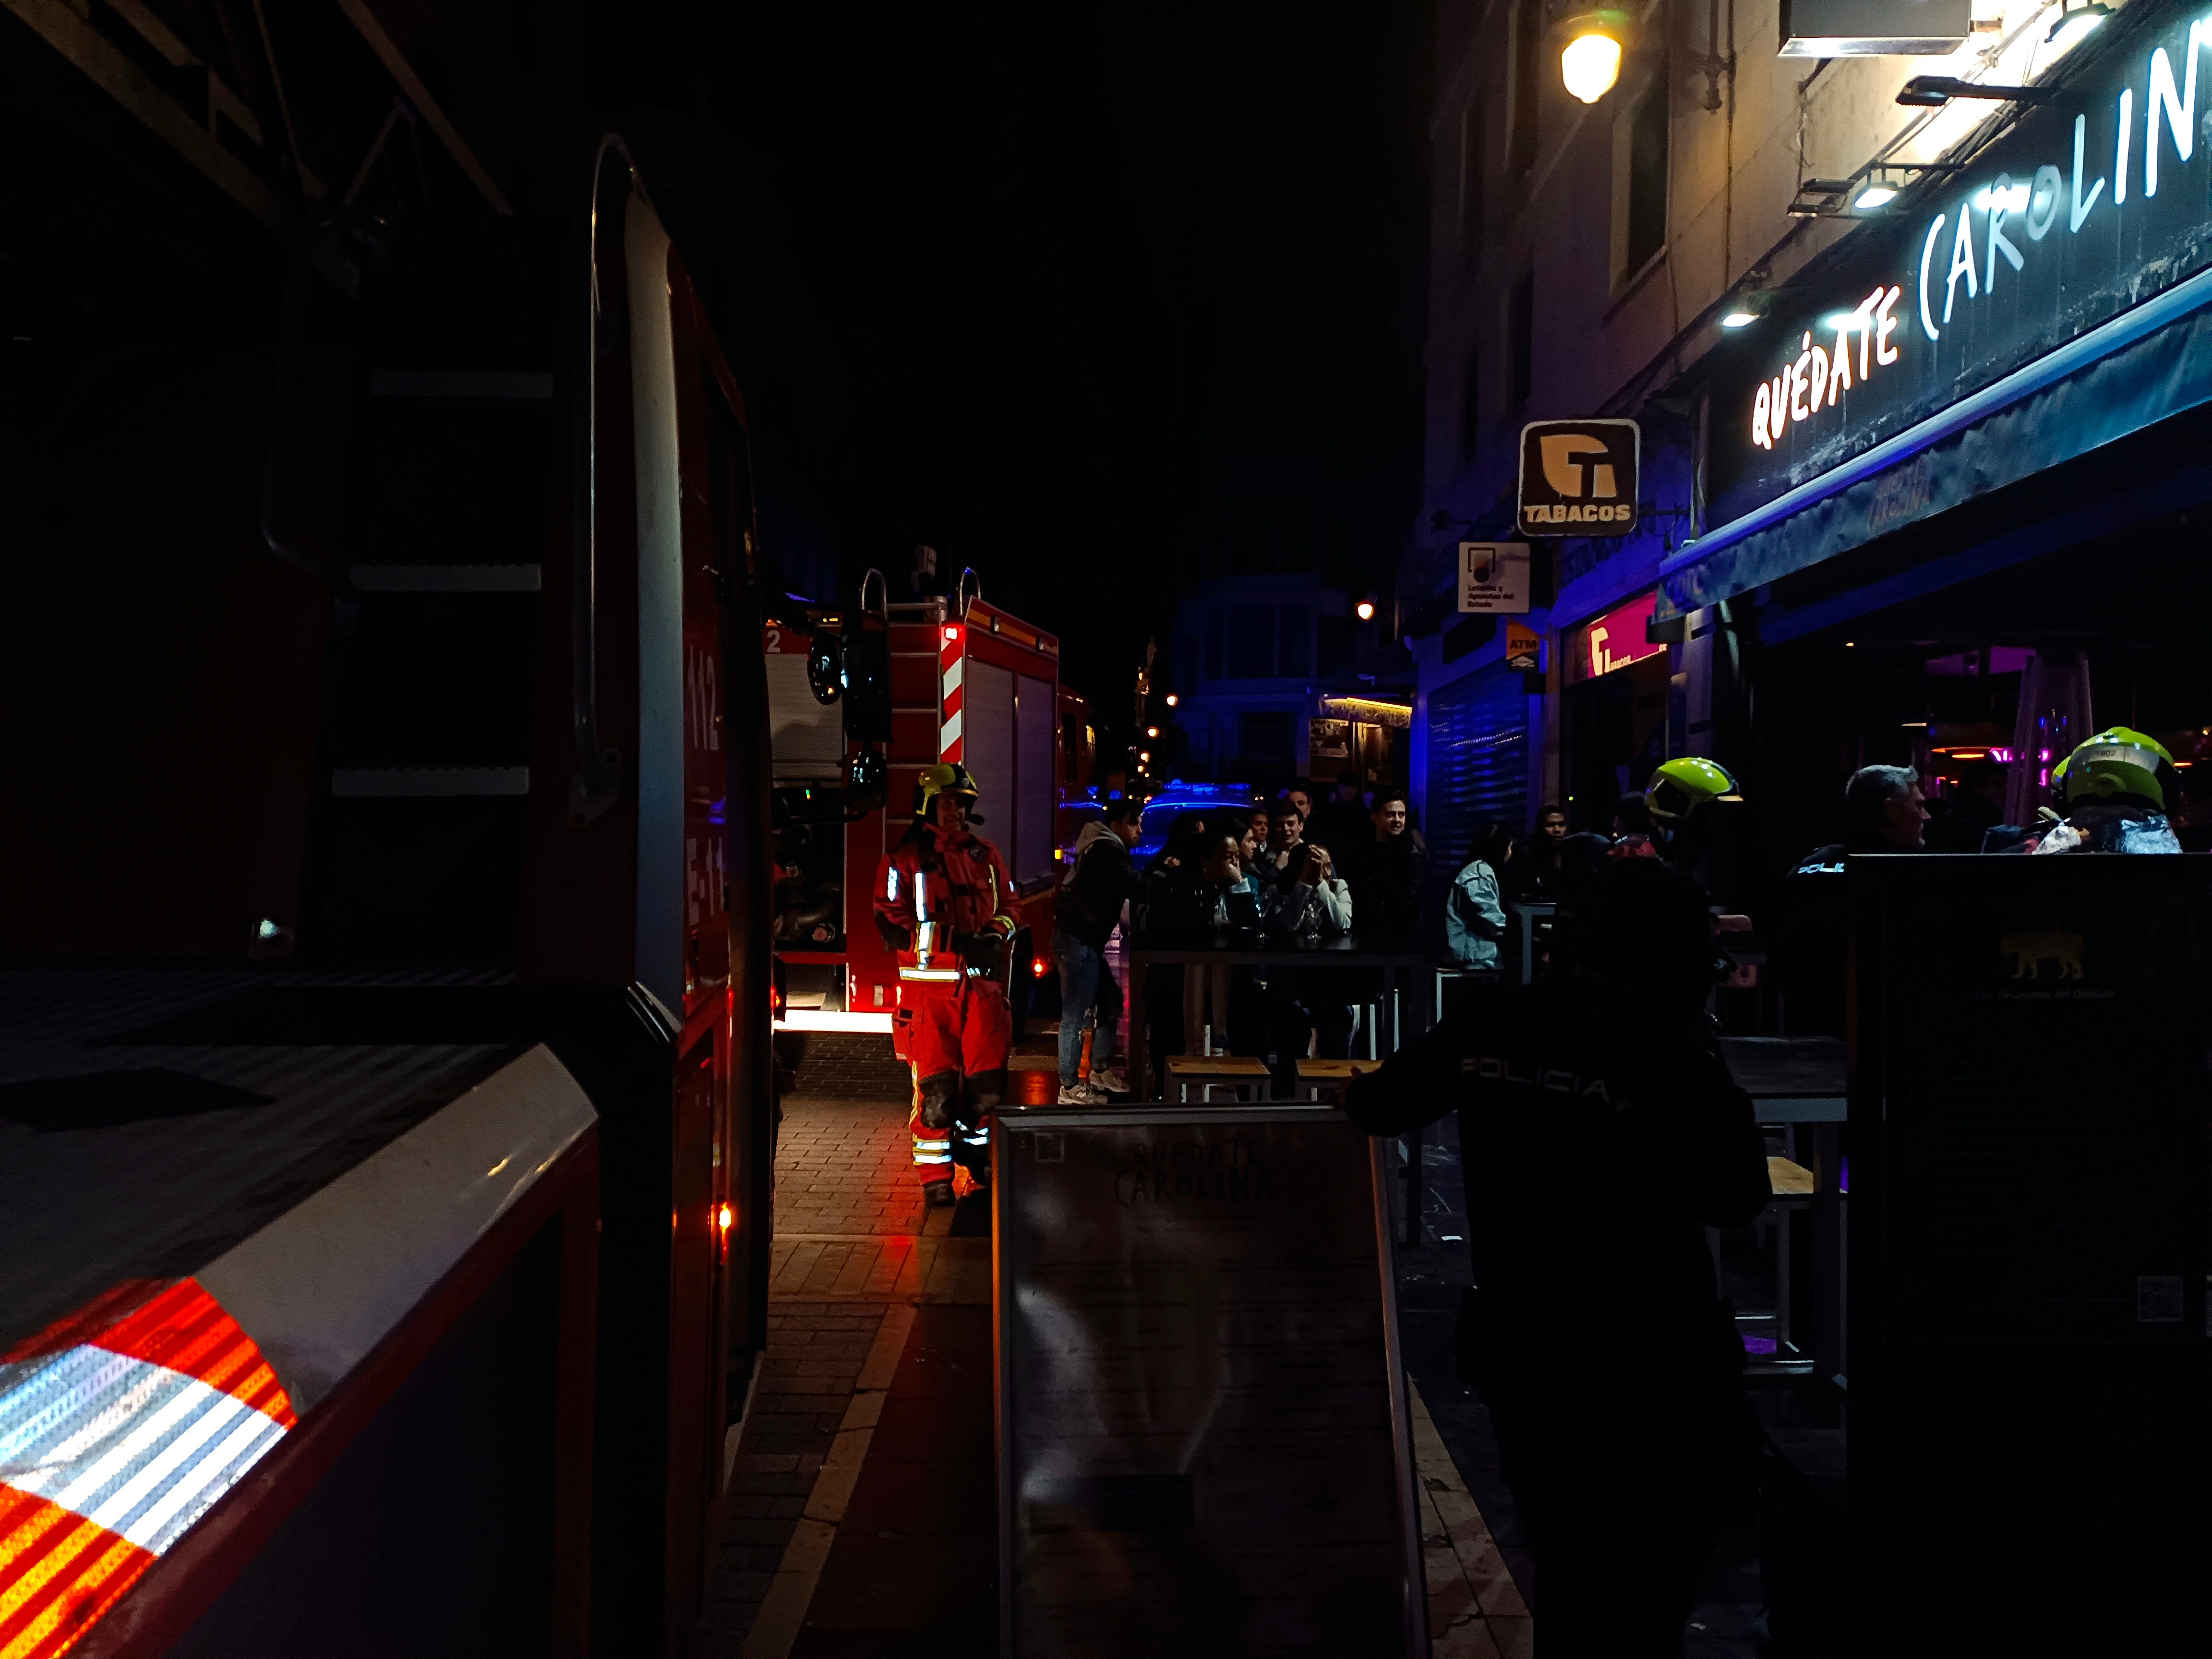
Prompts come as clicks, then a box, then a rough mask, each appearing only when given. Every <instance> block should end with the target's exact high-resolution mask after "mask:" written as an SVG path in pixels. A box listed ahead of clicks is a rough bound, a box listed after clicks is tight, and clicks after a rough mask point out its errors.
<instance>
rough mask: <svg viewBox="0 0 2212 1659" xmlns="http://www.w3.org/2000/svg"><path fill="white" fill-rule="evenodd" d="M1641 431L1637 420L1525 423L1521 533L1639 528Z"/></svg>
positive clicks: (1607, 532)
mask: <svg viewBox="0 0 2212 1659" xmlns="http://www.w3.org/2000/svg"><path fill="white" fill-rule="evenodd" d="M1642 459H1643V435H1642V432H1641V429H1640V428H1638V426H1637V424H1636V422H1633V421H1534V422H1530V423H1529V424H1528V425H1527V426H1524V427H1522V428H1521V507H1520V524H1521V533H1522V535H1524V536H1626V534H1628V532H1630V531H1632V530H1633V529H1635V528H1636V491H1637V486H1638V483H1639V482H1640V480H1639V478H1638V467H1639V465H1640V463H1641V461H1642Z"/></svg>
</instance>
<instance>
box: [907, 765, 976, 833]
mask: <svg viewBox="0 0 2212 1659" xmlns="http://www.w3.org/2000/svg"><path fill="white" fill-rule="evenodd" d="M981 793H982V791H981V790H980V789H978V788H977V787H975V778H974V776H973V775H971V774H970V773H969V770H968V769H967V768H966V767H964V766H963V765H962V764H961V763H959V762H958V761H939V762H938V763H937V764H936V765H934V766H925V767H923V768H922V769H921V775H920V776H918V777H917V778H915V781H914V815H915V817H918V818H926V817H928V816H929V804H930V802H932V801H933V800H935V799H937V798H938V797H939V795H959V796H961V797H963V799H966V800H967V801H968V803H969V806H970V808H971V809H972V808H973V806H974V804H975V798H976V797H977V796H978V795H980V794H981ZM968 816H969V819H970V821H971V822H974V823H981V822H982V821H983V820H982V816H981V814H980V813H978V812H975V811H973V810H971V811H969V814H968Z"/></svg>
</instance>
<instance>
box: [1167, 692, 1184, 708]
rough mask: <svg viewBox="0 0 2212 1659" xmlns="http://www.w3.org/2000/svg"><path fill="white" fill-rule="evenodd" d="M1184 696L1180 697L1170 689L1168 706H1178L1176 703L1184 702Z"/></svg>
mask: <svg viewBox="0 0 2212 1659" xmlns="http://www.w3.org/2000/svg"><path fill="white" fill-rule="evenodd" d="M1178 702H1182V698H1180V697H1178V696H1176V694H1175V693H1174V692H1172V691H1170V692H1169V693H1168V707H1169V708H1174V707H1175V706H1176V704H1177V703H1178Z"/></svg>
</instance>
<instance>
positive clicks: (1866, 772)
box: [1775, 766, 1928, 1037]
mask: <svg viewBox="0 0 2212 1659" xmlns="http://www.w3.org/2000/svg"><path fill="white" fill-rule="evenodd" d="M1927 826H1928V808H1927V805H1926V804H1925V800H1924V798H1923V796H1922V794H1921V793H1920V775H1919V774H1918V773H1917V772H1916V771H1914V770H1913V769H1911V767H1909V766H1862V767H1861V768H1859V769H1858V770H1857V771H1856V772H1854V773H1852V774H1851V775H1850V781H1849V782H1848V783H1846V784H1844V838H1843V840H1841V841H1838V842H1829V843H1828V844H1827V845H1826V846H1825V847H1816V848H1814V849H1813V850H1812V851H1811V852H1809V853H1808V854H1805V856H1804V857H1803V858H1802V859H1800V860H1797V863H1796V866H1795V867H1793V868H1792V869H1791V870H1790V875H1789V878H1788V879H1787V880H1786V881H1785V882H1784V884H1783V890H1782V891H1783V902H1782V911H1783V923H1782V927H1781V931H1780V936H1779V938H1778V939H1777V941H1776V942H1777V944H1778V947H1779V948H1778V950H1777V951H1776V952H1775V958H1776V960H1775V968H1776V970H1777V974H1778V978H1779V981H1780V983H1781V987H1782V995H1783V1005H1782V1007H1783V1017H1784V1020H1785V1021H1786V1022H1787V1023H1788V1025H1789V1029H1790V1036H1833V1037H1840V1036H1844V1035H1845V1032H1844V978H1845V974H1844V958H1845V955H1846V951H1847V941H1846V933H1847V930H1848V919H1847V915H1846V912H1845V909H1844V860H1846V859H1849V858H1855V857H1865V856H1869V855H1871V854H1887V853H1917V852H1919V851H1921V850H1922V848H1923V840H1924V832H1925V830H1926V829H1927Z"/></svg>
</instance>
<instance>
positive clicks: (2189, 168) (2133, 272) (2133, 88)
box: [1524, 8, 2212, 524]
mask: <svg viewBox="0 0 2212 1659" xmlns="http://www.w3.org/2000/svg"><path fill="white" fill-rule="evenodd" d="M2133 9H2134V8H2130V10H2133ZM2145 10H2146V11H2148V8H2145ZM2129 25H2130V20H2129V19H2128V18H2127V17H2126V15H2122V16H2121V17H2120V18H2118V19H2116V20H2115V21H2113V22H2112V23H2111V24H2108V25H2106V29H2107V30H2108V31H2110V32H2112V33H2115V34H2116V35H2117V33H2118V31H2119V30H2121V29H2123V28H2129ZM2085 50H2094V51H2098V52H2099V53H2100V56H2099V57H2098V58H2097V59H2096V60H2095V61H2093V62H2091V63H2087V64H2084V65H2083V67H2082V70H2081V73H2080V75H2079V76H2077V78H2076V79H2075V80H2074V81H2073V82H2070V83H2069V84H2068V85H2067V86H2065V87H2063V88H2059V89H2057V91H2055V92H2054V93H2053V94H2052V96H2051V100H2050V101H2049V102H2047V103H2044V104H2040V105H2038V106H2034V107H2033V108H2031V109H2029V110H2027V112H2025V113H2024V114H2023V116H2022V118H2021V122H2020V125H2018V126H2017V127H2016V128H2015V130H2014V131H2012V132H2011V133H2010V134H2008V136H2007V137H2004V138H2002V140H2000V141H1999V142H1998V143H1995V144H1993V145H1991V146H1990V148H1989V149H1986V150H1984V152H1983V153H1982V154H1981V155H1979V156H1978V157H1977V158H1976V159H1975V160H1974V161H1973V162H1972V164H1971V165H1970V166H1969V167H1966V169H1965V170H1963V171H1962V172H1960V173H1955V174H1952V175H1949V177H1948V179H1947V180H1946V182H1945V183H1944V184H1943V185H1942V186H1941V187H1940V188H1938V189H1936V190H1934V191H1927V192H1914V193H1913V195H1912V197H1911V204H1912V205H1911V208H1910V209H1909V210H1907V211H1906V212H1905V213H1901V214H1899V216H1897V217H1896V218H1895V219H1894V220H1890V219H1887V217H1886V216H1885V218H1883V219H1876V220H1872V221H1869V222H1864V223H1863V224H1862V225H1861V227H1860V228H1858V229H1857V230H1856V231H1854V232H1853V233H1852V234H1851V236H1850V239H1849V240H1847V241H1846V242H1844V244H1842V245H1841V246H1838V248H1837V249H1836V250H1835V257H1834V259H1833V261H1832V263H1830V264H1827V265H1826V268H1825V270H1824V271H1823V273H1822V275H1821V276H1820V277H1818V278H1817V279H1816V280H1815V281H1814V282H1812V283H1807V284H1805V285H1803V287H1802V289H1792V290H1790V291H1788V292H1787V293H1785V295H1783V296H1780V298H1781V300H1782V301H1783V302H1784V303H1783V304H1782V305H1778V307H1777V309H1776V310H1775V312H1774V313H1771V314H1770V315H1769V316H1768V317H1767V318H1765V319H1763V320H1762V321H1761V322H1760V323H1759V325H1757V326H1756V327H1755V328H1754V329H1750V330H1747V331H1745V334H1744V335H1743V337H1741V344H1740V345H1738V344H1736V343H1730V344H1729V345H1728V346H1724V347H1723V349H1722V350H1723V359H1724V361H1723V362H1719V363H1717V365H1716V369H1715V374H1714V381H1713V404H1712V408H1713V411H1714V416H1715V419H1714V421H1713V430H1714V433H1715V439H1716V441H1715V443H1714V446H1713V451H1712V454H1711V459H1710V461H1709V471H1708V477H1707V496H1708V501H1709V503H1710V505H1709V508H1708V514H1707V517H1708V521H1709V522H1711V523H1715V524H1718V523H1723V522H1725V521H1726V520H1729V519H1730V518H1733V517H1735V515H1736V514H1738V513H1742V512H1746V511H1748V510H1749V509H1750V508H1752V507H1756V506H1758V505H1759V504H1760V503H1761V502H1763V501H1769V500H1771V499H1772V498H1773V497H1774V496H1776V495H1780V494H1782V493H1783V492H1784V490H1786V489H1790V487H1791V486H1792V485H1794V484H1796V483H1802V482H1804V481H1805V480H1806V479H1808V478H1810V477H1814V476H1815V475H1817V474H1819V473H1820V472H1823V471H1826V470H1827V469H1828V468H1830V467H1832V466H1834V465H1837V464H1838V463H1839V462H1841V461H1844V460H1845V459H1849V458H1850V456H1852V455H1854V454H1857V453H1859V452H1860V451H1862V450H1864V449H1867V448H1870V447H1873V446H1874V445H1875V444H1877V443H1879V442H1881V441H1882V440H1883V439H1885V438H1887V437H1889V436H1891V435H1893V434H1894V433H1896V432H1899V431H1900V430H1902V429H1903V428H1905V427H1907V426H1910V425H1911V424H1912V423H1913V422H1917V421H1918V420H1920V419H1922V418H1923V417H1924V416H1928V415H1930V414H1933V413H1934V412H1936V410H1940V409H1942V408H1943V407H1944V406H1946V405H1947V404H1951V403H1954V402H1956V401H1957V400H1958V399H1959V398H1963V397H1965V396H1966V394H1967V393H1969V392H1974V391H1976V390H1978V389H1979V388H1980V387H1982V386H1986V385H1988V384H1990V382H1991V381H1993V380H1997V379H1998V378H2000V377H2001V376H2002V375H2003V374H2006V373H2007V372H2008V371H2009V370H2011V369H2013V368H2017V367H2019V366H2020V365H2021V364H2022V363H2025V362H2029V361H2031V360H2033V359H2034V358H2036V357H2039V356H2042V355H2043V354H2044V353H2045V352H2047V351H2049V350H2051V349H2054V348H2055V347H2057V346H2059V345H2061V344H2063V343H2065V342H2067V341H2068V340H2070V339H2072V338H2073V337H2075V336H2076V335H2078V334H2080V333H2081V332H2083V331H2086V330H2087V329H2089V328H2093V327H2094V326H2096V325H2098V324H2100V323H2101V322H2104V321H2106V319H2109V318H2111V317H2113V316H2116V315H2118V313H2121V312H2123V311H2125V310H2127V309H2129V308H2130V307H2132V306H2134V305H2136V304H2137V303H2139V302H2140V301H2142V300H2145V299H2148V298H2149V297H2150V296H2151V295H2153V294H2155V293H2157V292H2158V291H2160V289H2164V288H2166V287H2168V286H2170V285H2172V283H2176V282H2179V281H2180V280H2181V279H2182V278H2183V277H2185V276H2191V275H2192V274H2194V273H2195V272H2196V271H2197V270H2202V269H2203V268H2205V267H2206V266H2207V265H2212V212H2208V210H2207V189H2208V179H2212V157H2208V150H2212V139H2208V137H2207V135H2206V133H2205V131H2203V128H2204V125H2206V124H2207V123H2208V121H2212V77H2208V76H2205V75H2204V74H2203V64H2204V62H2205V60H2206V58H2207V56H2208V55H2212V12H2208V11H2199V12H2197V13H2196V14H2195V15H2191V14H2190V13H2172V12H2161V13H2159V14H2155V15H2150V16H2149V17H2148V18H2147V19H2146V20H2145V21H2143V22H2142V23H2140V24H2137V25H2136V26H2135V27H2132V28H2130V29H2129V33H2127V35H2126V36H2125V37H2124V38H2115V39H2114V40H2112V41H2111V43H2110V45H2109V46H2099V47H2092V48H2087V49H2085ZM1898 206H1899V207H1904V206H1905V203H1904V202H1899V204H1898ZM1785 306H1786V309H1785V308H1784V307H1785ZM1726 359H1733V361H1725V360H1726ZM1723 410H1728V411H1729V413H1728V415H1727V416H1725V417H1724V419H1723V416H1722V411H1723ZM1730 430H1733V431H1734V432H1735V434H1737V435H1738V437H1737V438H1736V439H1735V440H1733V441H1729V440H1723V439H1722V437H1721V434H1723V432H1727V431H1730ZM1524 465H1525V462H1524Z"/></svg>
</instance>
